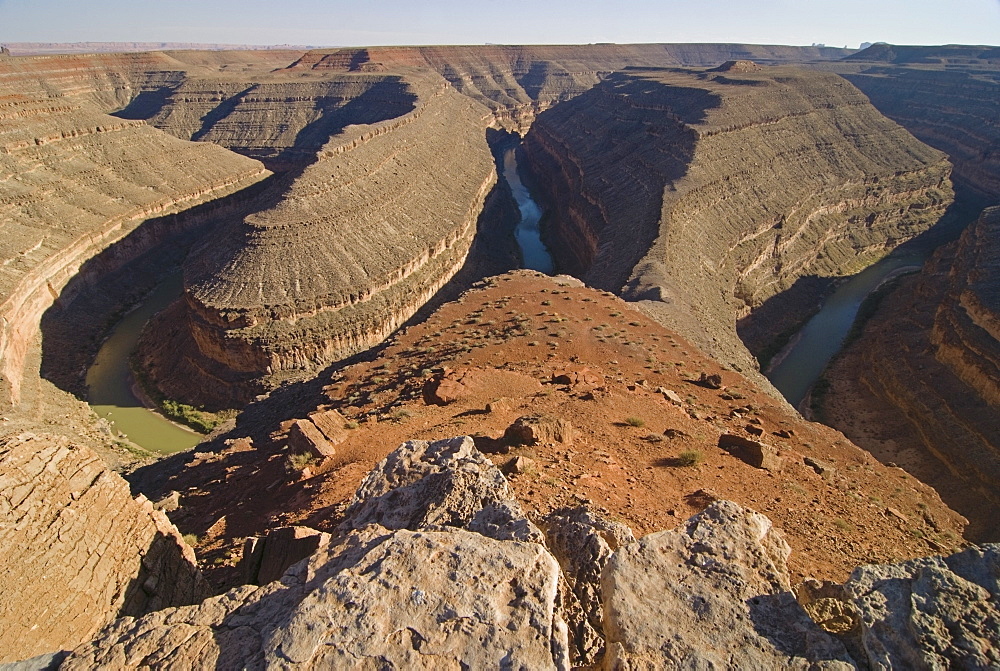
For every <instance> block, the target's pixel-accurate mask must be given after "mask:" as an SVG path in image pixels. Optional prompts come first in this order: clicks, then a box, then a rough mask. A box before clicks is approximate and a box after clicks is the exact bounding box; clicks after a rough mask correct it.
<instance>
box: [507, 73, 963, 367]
mask: <svg viewBox="0 0 1000 671" xmlns="http://www.w3.org/2000/svg"><path fill="white" fill-rule="evenodd" d="M742 69H743V70H747V69H748V68H742ZM525 149H526V151H527V155H528V157H529V159H530V161H531V164H532V167H533V168H534V172H535V174H536V175H537V176H538V179H539V181H540V183H541V184H542V185H543V190H544V191H545V194H546V199H547V200H548V202H549V204H550V205H551V206H552V207H553V209H554V213H555V216H554V220H553V222H552V225H551V228H550V229H549V233H548V235H549V238H548V239H549V246H550V248H552V249H553V250H554V252H555V257H556V262H557V265H558V266H559V267H560V268H562V269H564V270H567V271H569V272H571V273H573V274H575V275H578V276H580V277H583V278H585V279H586V280H587V282H588V283H590V284H593V285H595V286H598V287H602V288H606V289H610V290H613V291H622V292H623V293H624V295H625V296H626V297H628V298H630V299H632V300H641V301H644V305H646V306H647V307H648V308H649V310H650V311H651V313H652V314H655V315H657V318H658V319H660V320H661V321H663V322H664V323H669V324H671V325H672V326H674V327H675V328H678V330H680V331H681V332H682V333H684V334H685V335H687V336H688V337H690V338H692V339H693V340H694V341H695V342H697V343H698V344H699V345H701V346H702V347H704V348H705V349H706V350H707V351H708V352H709V353H711V354H712V355H714V356H716V357H718V358H719V359H720V360H722V361H724V362H726V363H727V364H729V365H731V366H734V367H737V368H738V369H741V370H744V371H753V370H754V367H755V364H754V362H753V360H752V358H751V357H750V356H749V354H748V353H747V351H746V349H745V348H744V347H743V345H742V343H741V342H740V340H739V338H738V337H737V334H736V330H735V322H736V320H737V319H739V318H743V317H746V316H747V315H748V314H750V313H751V311H752V310H753V309H754V308H756V307H758V306H760V305H761V304H762V303H763V302H764V301H765V300H766V299H768V298H769V297H771V296H774V295H776V294H779V293H782V292H787V291H788V290H789V289H790V288H792V287H793V286H794V285H795V283H796V281H797V280H798V279H799V278H801V277H804V276H807V275H810V276H815V275H819V276H836V275H844V274H850V273H853V272H856V271H857V270H859V269H860V268H862V267H863V266H864V265H866V264H867V263H869V262H871V261H873V260H875V259H877V258H878V257H880V256H882V255H884V254H885V253H886V252H887V251H888V250H889V249H891V248H892V247H893V246H895V245H896V244H898V243H900V242H902V241H904V240H906V239H908V238H910V237H912V236H914V235H916V234H917V233H920V232H921V231H923V230H926V229H927V228H928V227H929V226H930V225H932V224H933V223H934V222H935V221H936V220H937V219H938V218H939V216H940V215H941V213H942V212H943V211H944V209H945V208H946V207H947V205H948V204H949V203H950V202H951V198H952V191H951V186H950V182H949V179H948V175H949V171H950V165H949V164H948V162H947V161H946V160H945V158H944V156H943V155H942V154H941V153H940V152H938V151H936V150H933V149H931V148H929V147H927V146H925V145H923V144H921V143H919V142H918V141H916V140H915V139H914V138H913V137H912V136H911V135H909V134H908V133H907V132H906V131H904V130H903V129H902V128H900V127H899V126H897V125H896V124H894V123H892V122H891V121H889V120H887V119H886V118H885V117H883V116H882V115H881V114H879V113H878V111H877V110H875V109H874V108H873V107H872V106H871V105H870V104H869V103H868V101H867V100H866V99H865V97H864V96H863V95H862V94H861V93H860V92H859V91H858V90H857V89H856V88H854V87H853V86H851V85H849V84H847V83H846V82H844V81H843V80H842V79H840V78H838V77H835V76H833V75H830V74H824V73H811V72H804V71H799V70H794V69H790V68H779V67H774V68H764V69H763V70H761V71H759V72H747V71H743V72H694V71H648V72H627V73H620V74H616V75H613V76H610V77H609V78H608V79H607V80H606V81H604V82H602V83H601V84H599V85H597V86H595V87H594V88H593V89H591V90H590V91H588V92H587V93H585V94H582V95H580V96H578V97H576V98H574V99H573V100H571V101H569V102H566V103H563V104H562V105H559V106H557V107H555V108H553V109H552V110H550V111H548V112H546V113H544V114H542V115H540V116H539V117H538V119H537V121H536V122H535V124H534V125H533V127H532V130H531V131H530V132H529V134H528V135H527V137H526V139H525ZM790 293H791V294H792V295H793V294H794V292H790ZM773 335H774V334H772V336H773ZM762 340H766V338H762Z"/></svg>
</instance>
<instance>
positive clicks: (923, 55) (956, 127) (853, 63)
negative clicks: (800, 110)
mask: <svg viewBox="0 0 1000 671" xmlns="http://www.w3.org/2000/svg"><path fill="white" fill-rule="evenodd" d="M862 63H864V64H865V65H864V66H860V64H862ZM834 69H838V68H836V67H835V68H834ZM839 70H840V71H842V72H843V76H844V77H846V78H847V79H848V80H849V81H850V82H851V83H853V84H854V85H855V86H857V87H858V88H859V89H861V91H862V92H863V93H864V94H865V95H866V96H868V98H869V99H870V100H871V101H872V104H873V105H875V106H876V107H877V108H878V109H879V111H880V112H882V113H883V114H885V115H886V116H888V117H889V118H890V119H892V120H893V121H896V122H897V123H899V124H900V125H902V126H904V127H905V128H906V129H907V130H908V131H910V132H911V133H913V135H915V136H916V137H917V138H919V139H920V140H921V141H922V142H926V143H927V144H929V145H930V146H932V147H935V148H936V149H940V150H941V151H943V152H945V153H947V154H948V156H949V158H950V160H951V162H952V163H953V164H954V166H955V170H954V174H953V179H954V180H955V187H956V189H958V190H959V193H960V194H961V195H963V196H965V197H967V198H969V199H970V200H971V201H973V204H975V205H978V206H979V207H982V206H984V205H995V204H997V203H1000V119H998V117H997V114H996V101H997V100H998V99H1000V77H998V71H1000V50H998V49H997V48H996V47H964V46H956V45H949V46H943V47H898V46H893V45H888V44H876V45H873V46H871V47H869V48H868V49H866V50H864V51H862V52H859V53H857V54H854V55H852V56H849V57H847V58H846V59H844V62H843V64H842V65H841V66H840V67H839Z"/></svg>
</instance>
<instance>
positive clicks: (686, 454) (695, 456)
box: [677, 450, 704, 466]
mask: <svg viewBox="0 0 1000 671" xmlns="http://www.w3.org/2000/svg"><path fill="white" fill-rule="evenodd" d="M703 458H704V457H703V455H702V453H701V451H700V450H684V451H683V452H681V453H680V454H678V455H677V465H678V466H697V465H698V464H700V463H701V460H702V459H703Z"/></svg>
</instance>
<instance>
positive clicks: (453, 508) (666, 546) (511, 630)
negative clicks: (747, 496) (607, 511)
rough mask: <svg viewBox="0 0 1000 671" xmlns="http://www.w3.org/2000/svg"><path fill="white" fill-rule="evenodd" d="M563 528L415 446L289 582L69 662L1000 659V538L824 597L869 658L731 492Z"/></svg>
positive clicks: (708, 663)
mask: <svg viewBox="0 0 1000 671" xmlns="http://www.w3.org/2000/svg"><path fill="white" fill-rule="evenodd" d="M397 511H398V512H397ZM511 522H513V524H511ZM543 526H544V527H545V529H546V537H545V538H543V537H542V536H541V534H540V533H539V531H538V529H537V528H536V527H535V526H534V525H533V524H532V523H531V522H530V521H528V520H527V519H526V518H525V517H524V516H523V513H522V512H521V510H520V506H519V505H518V503H517V502H516V501H515V500H514V499H513V498H512V497H511V492H510V489H509V488H508V486H507V483H506V482H505V480H504V478H503V476H502V475H501V474H500V472H499V471H498V470H497V469H496V468H495V467H494V466H493V465H492V464H490V462H489V461H488V460H487V458H486V457H485V456H483V455H482V454H480V453H479V452H477V451H476V449H475V447H474V445H473V441H472V439H471V438H469V437H457V438H451V439H447V440H439V441H434V442H427V441H409V442H407V443H405V444H403V445H402V446H400V447H399V448H398V449H397V450H396V451H394V452H393V453H391V454H390V455H389V456H388V457H387V458H386V459H385V460H383V461H382V462H381V463H380V464H379V465H378V466H377V467H376V468H375V469H373V470H372V471H371V472H370V473H369V474H368V476H367V477H366V478H365V479H364V481H363V483H362V485H361V487H359V488H358V490H357V492H356V493H355V496H354V498H353V500H352V502H351V504H350V506H349V507H348V509H347V511H346V513H345V518H344V520H343V522H342V523H341V524H340V525H339V527H338V529H337V531H336V532H335V534H334V538H333V540H332V541H331V542H330V543H329V544H328V545H324V546H321V547H320V549H319V550H318V551H316V552H315V553H314V554H313V555H312V556H311V557H309V558H307V559H305V560H303V561H301V562H299V563H298V564H295V565H294V566H292V567H291V568H289V569H288V571H287V572H286V573H285V574H284V575H283V576H282V577H281V579H280V581H275V582H272V583H270V584H267V585H264V586H262V587H255V586H252V585H244V586H242V587H237V588H235V589H232V590H230V591H229V592H227V593H225V594H223V595H221V596H217V597H213V598H210V599H207V600H206V601H204V602H202V603H201V604H200V605H196V606H189V607H186V608H171V609H167V610H164V611H160V612H157V613H152V614H149V615H146V616H143V617H140V618H130V617H129V618H122V619H120V620H118V621H117V622H115V623H113V624H111V625H109V626H108V627H106V628H104V629H103V630H102V631H101V632H99V633H98V634H97V636H95V637H94V639H93V640H91V641H90V642H88V643H86V644H84V645H81V646H79V647H77V648H76V649H75V650H73V651H72V652H70V653H69V654H68V656H67V657H66V658H65V659H63V660H62V662H61V666H59V668H61V669H84V668H109V667H110V668H138V667H156V668H202V667H208V666H220V665H221V666H225V668H269V667H272V666H273V667H279V666H280V667H281V668H303V669H306V668H347V667H351V668H353V667H356V666H363V667H367V666H374V665H376V664H377V665H379V666H380V667H386V668H446V667H450V666H463V667H467V668H495V667H498V666H499V667H506V666H507V665H510V666H511V667H512V668H532V669H535V668H540V669H547V668H556V669H568V668H569V667H570V662H571V659H572V660H573V663H574V664H586V665H588V666H589V667H590V668H596V669H608V670H609V671H610V670H611V669H620V668H665V669H675V668H710V667H711V668H793V669H851V668H857V666H861V667H862V668H865V667H866V665H868V664H871V665H872V667H873V668H895V667H884V666H879V665H880V664H883V663H884V662H885V660H889V663H891V664H896V665H899V664H903V665H906V664H904V662H913V661H914V660H921V661H926V662H927V663H929V664H933V663H934V662H938V663H949V662H952V663H963V662H969V661H972V662H977V663H982V662H985V665H989V664H991V663H994V664H995V661H996V660H995V647H996V641H997V637H998V636H1000V634H998V633H996V598H997V597H996V595H997V593H998V590H1000V586H998V584H997V578H996V571H997V566H996V565H997V557H998V556H1000V555H998V554H997V548H996V547H988V548H983V549H973V550H968V551H966V552H964V553H960V554H958V555H954V556H952V557H948V558H944V559H940V558H930V559H921V560H915V561H911V562H905V563H903V564H899V565H895V566H884V567H877V566H868V567H862V568H860V569H858V570H857V571H855V573H854V574H853V576H852V578H851V580H850V581H849V582H848V583H847V584H846V585H845V586H843V587H839V586H835V585H830V586H828V589H826V590H825V592H824V594H826V593H827V592H829V593H830V594H833V595H834V596H833V597H826V596H823V597H822V598H819V596H820V595H819V592H817V593H816V594H815V595H814V596H816V597H817V599H814V600H813V601H814V603H815V602H816V601H818V600H822V601H838V603H840V604H841V605H842V608H841V610H843V611H844V612H848V611H850V612H852V613H854V614H855V616H854V617H855V621H857V622H860V626H859V627H855V628H853V629H849V630H845V631H846V632H847V633H845V636H847V637H848V643H849V644H850V645H851V649H852V650H855V651H858V655H859V657H858V658H856V659H852V658H851V657H850V656H849V655H848V653H847V649H846V648H845V645H844V644H843V643H842V642H841V641H840V640H838V639H837V638H836V637H834V636H832V635H830V634H828V633H826V632H824V631H823V630H821V629H820V628H819V626H818V625H816V624H815V623H814V622H813V621H812V620H810V619H809V617H808V616H807V615H806V611H805V610H803V608H802V607H800V606H799V604H798V602H797V601H796V597H795V596H794V595H793V593H792V591H791V589H790V577H789V571H788V568H787V564H786V560H787V559H788V555H789V552H790V550H789V547H788V545H787V544H786V543H785V541H784V539H783V537H782V534H781V532H780V531H778V530H776V529H774V528H773V527H772V525H771V522H770V520H768V519H767V518H766V517H764V516H763V515H760V514H759V513H756V512H754V511H751V510H748V509H745V508H742V507H740V506H738V505H736V504H734V503H732V502H729V501H716V502H715V503H713V504H711V505H710V506H709V507H708V508H707V509H706V510H704V511H703V512H702V513H699V514H698V515H695V516H694V517H692V518H691V519H690V520H688V522H687V523H686V524H683V525H682V526H680V527H679V528H677V529H675V530H672V531H662V532H656V533H653V534H650V535H648V536H645V537H644V538H642V539H640V540H638V541H636V540H635V539H634V538H633V537H632V534H631V532H630V531H629V530H628V528H626V527H624V526H623V525H621V524H620V523H613V522H609V521H607V520H605V519H602V518H601V517H600V516H599V515H597V514H596V513H595V512H594V511H592V510H588V509H585V508H578V509H575V510H569V509H563V510H559V511H555V512H553V513H552V514H551V515H549V516H547V518H546V519H545V520H544V523H543ZM545 544H548V546H546V545H545ZM553 555H555V556H556V557H558V558H559V560H558V562H557V561H556V559H555V557H554V556H553ZM886 578H888V579H886ZM937 587H941V588H942V590H941V594H940V596H939V595H938V594H937V593H936V592H935V588H937ZM820 591H823V590H820ZM908 595H912V596H913V598H914V599H916V601H915V602H914V603H916V607H911V605H910V603H909V601H907V599H908V598H909V596H908ZM963 598H964V599H965V602H964V603H963V602H962V601H961V599H963ZM814 603H813V604H812V605H814ZM848 604H849V605H848ZM812 605H810V606H809V607H810V608H812V610H813V611H815V612H819V611H818V610H817V609H816V608H814V607H812ZM574 609H575V610H574ZM574 615H575V616H578V617H576V618H575V619H570V622H571V623H572V624H573V625H574V627H576V625H582V626H585V627H586V628H587V631H589V633H590V635H591V638H590V639H587V641H588V643H589V644H590V646H591V647H589V648H587V649H581V648H579V647H577V646H578V644H579V642H580V641H581V640H583V639H580V638H579V637H578V636H577V634H578V633H579V632H580V631H582V629H577V628H574V629H573V635H572V636H567V627H566V618H567V616H574ZM581 618H582V619H581ZM896 624H898V625H900V628H899V629H894V628H893V626H894V625H896ZM977 627H980V628H979V629H977ZM859 641H863V645H862V644H861V643H859ZM605 642H606V646H607V648H606V653H604V654H602V653H601V648H602V647H603V646H604V645H605ZM952 644H954V648H953V649H949V646H950V645H952ZM981 666H983V665H982V664H981ZM973 668H976V667H973ZM984 668H985V667H984Z"/></svg>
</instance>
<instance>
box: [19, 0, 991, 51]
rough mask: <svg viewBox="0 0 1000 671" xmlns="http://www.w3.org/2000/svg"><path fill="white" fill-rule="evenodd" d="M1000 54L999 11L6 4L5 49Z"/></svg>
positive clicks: (885, 5)
mask: <svg viewBox="0 0 1000 671" xmlns="http://www.w3.org/2000/svg"><path fill="white" fill-rule="evenodd" d="M878 41H881V42H890V43H893V44H954V43H958V44H994V45H996V44H1000V0H836V1H834V0H755V1H753V2H750V1H746V0H742V1H741V0H727V1H723V0H683V1H681V0H637V1H635V2H629V1H627V0H621V1H620V2H615V1H614V0H505V1H503V2H500V1H497V0H491V1H489V2H478V1H476V0H426V1H422V0H352V1H351V2H343V1H341V0H327V1H323V0H0V43H3V42H189V43H213V44H255V45H268V44H295V45H315V46H366V45H371V46H374V45H388V44H483V43H498V44H585V43H589V42H620V43H626V42H744V43H752V44H795V45H809V44H813V43H822V44H826V45H828V46H838V47H843V46H849V47H853V48H856V47H858V45H859V44H860V43H861V42H878Z"/></svg>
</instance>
